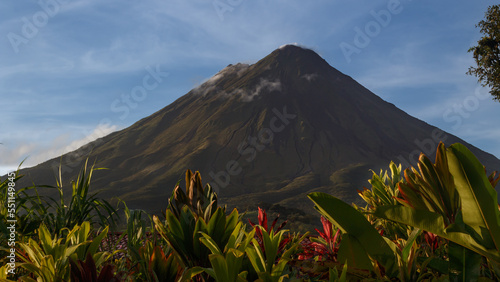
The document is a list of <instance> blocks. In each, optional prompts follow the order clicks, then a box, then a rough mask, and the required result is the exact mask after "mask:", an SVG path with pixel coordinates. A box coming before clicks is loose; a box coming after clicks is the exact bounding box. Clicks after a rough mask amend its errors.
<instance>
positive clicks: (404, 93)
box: [0, 0, 500, 175]
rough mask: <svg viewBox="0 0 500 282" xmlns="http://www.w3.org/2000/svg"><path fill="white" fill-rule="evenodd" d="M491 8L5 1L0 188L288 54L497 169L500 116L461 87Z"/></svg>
mask: <svg viewBox="0 0 500 282" xmlns="http://www.w3.org/2000/svg"><path fill="white" fill-rule="evenodd" d="M492 4H497V1H425V0H413V1H411V0H400V1H398V0H384V1H378V0H377V1H367V0H365V1H360V0H351V1H346V0H329V1H326V0H325V1H323V0H316V1H295V0H286V1H284V0H276V1H269V0H266V1H264V0H253V1H249V0H204V1H201V0H165V1H159V0H146V1H116V0H106V1H97V0H39V1H2V2H0V19H1V20H0V35H1V37H0V95H1V96H2V97H3V99H1V100H0V105H1V108H2V115H1V116H2V118H1V119H0V126H1V127H0V128H1V131H0V143H3V144H2V145H0V156H1V158H0V175H1V174H3V173H5V172H7V171H9V170H12V169H14V168H16V167H17V166H18V165H19V163H20V162H21V161H22V160H23V159H25V158H27V159H26V161H25V165H24V166H32V165H36V164H38V163H40V162H42V161H44V160H47V159H49V158H52V157H56V156H58V155H61V154H62V153H65V152H68V151H71V150H74V149H77V148H78V147H79V146H81V145H83V144H85V143H88V142H89V141H92V140H93V139H95V138H97V137H101V136H104V135H106V134H109V133H110V132H112V131H115V130H119V129H123V128H125V127H127V126H130V125H131V124H133V123H134V122H135V121H137V120H139V119H141V118H143V117H146V116H148V115H150V114H152V113H154V112H156V111H158V110H160V109H161V108H163V107H165V106H167V105H168V104H170V103H171V102H173V101H174V100H175V99H177V98H179V97H180V96H182V95H184V94H185V93H187V92H188V91H189V90H190V89H192V88H193V87H195V86H197V85H199V84H200V83H201V82H203V81H204V80H206V79H208V78H209V77H211V76H212V75H214V74H216V73H217V72H218V71H219V70H221V69H223V68H224V67H225V66H227V65H228V64H235V63H237V62H244V63H254V62H256V61H257V60H259V59H261V58H262V57H264V56H266V55H267V54H269V53H270V52H272V51H273V50H274V49H276V48H278V47H279V46H281V45H283V44H287V43H298V44H300V45H303V46H306V47H308V48H311V49H313V50H315V51H316V52H318V53H319V54H320V55H321V56H322V57H323V58H324V59H325V60H326V61H328V63H330V65H332V66H333V67H335V68H337V69H338V70H340V71H341V72H343V73H345V74H347V75H349V76H351V77H353V78H354V79H356V80H357V81H358V82H360V83H361V84H363V85H364V86H365V87H367V88H368V89H370V90H371V91H372V92H374V93H375V94H377V95H379V96H380V97H382V98H383V99H384V100H386V101H388V102H391V103H393V104H395V105H396V106H397V107H399V108H401V109H402V110H404V111H406V112H407V113H409V114H411V115H413V116H415V117H417V118H419V119H422V120H424V121H426V122H427V123H430V124H432V125H435V126H438V127H440V128H441V129H443V130H445V131H448V132H450V133H452V134H455V135H457V136H459V137H461V138H463V139H465V140H466V141H468V142H470V143H472V144H474V145H476V146H478V147H480V148H481V149H483V150H485V151H488V152H490V153H493V154H495V155H496V156H497V157H500V147H499V146H498V142H496V141H497V140H499V139H500V124H499V123H498V121H499V119H498V116H499V115H498V112H499V109H500V104H499V103H497V102H493V101H492V99H491V96H490V95H489V94H488V89H485V88H482V87H480V85H478V83H477V80H476V78H475V77H471V76H468V75H466V74H465V73H466V71H467V69H468V67H469V66H471V65H473V64H474V62H473V59H472V55H471V54H470V53H467V50H468V49H469V48H470V47H471V46H473V45H475V44H476V42H477V40H478V39H479V38H480V33H479V30H478V29H477V28H475V24H477V22H478V21H480V20H481V19H483V17H484V12H485V11H486V9H487V7H488V5H492ZM132 94H133V95H132ZM127 97H128V98H127Z"/></svg>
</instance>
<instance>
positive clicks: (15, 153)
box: [0, 124, 117, 169]
mask: <svg viewBox="0 0 500 282" xmlns="http://www.w3.org/2000/svg"><path fill="white" fill-rule="evenodd" d="M116 129H117V126H115V125H112V126H109V125H101V124H100V125H98V126H97V127H96V128H94V129H93V130H92V132H90V134H88V135H86V136H85V137H84V138H81V139H77V140H71V138H70V135H69V134H62V135H59V136H57V137H56V138H54V139H53V140H52V141H51V142H50V143H49V144H36V143H34V142H31V143H25V144H20V145H17V146H12V147H9V146H7V145H4V146H2V145H0V155H2V160H1V161H0V167H4V168H7V169H12V168H15V167H17V166H18V165H19V164H20V163H21V162H22V161H23V160H24V159H26V161H25V162H24V163H23V167H29V166H34V165H37V164H39V163H42V162H44V161H47V160H49V159H52V158H55V157H58V156H60V155H63V154H65V153H68V152H71V151H74V150H77V149H78V148H80V147H81V146H83V145H85V144H88V143H90V142H92V141H94V140H96V139H98V138H101V137H104V136H106V135H108V134H110V133H111V132H114V131H116ZM12 143H13V142H12Z"/></svg>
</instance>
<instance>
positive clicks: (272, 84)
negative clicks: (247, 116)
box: [235, 79, 281, 102]
mask: <svg viewBox="0 0 500 282" xmlns="http://www.w3.org/2000/svg"><path fill="white" fill-rule="evenodd" d="M264 91H267V92H272V91H281V81H279V80H278V79H277V80H274V81H271V80H267V79H261V80H260V82H259V84H257V86H255V89H253V90H251V91H244V90H241V89H237V91H236V92H235V93H236V94H238V95H240V96H241V99H242V101H243V102H250V101H253V99H254V98H255V97H256V96H258V95H260V94H262V92H264Z"/></svg>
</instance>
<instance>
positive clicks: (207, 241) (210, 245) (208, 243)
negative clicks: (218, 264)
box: [200, 232, 222, 255]
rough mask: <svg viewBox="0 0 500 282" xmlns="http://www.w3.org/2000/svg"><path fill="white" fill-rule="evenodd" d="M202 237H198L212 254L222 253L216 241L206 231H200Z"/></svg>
mask: <svg viewBox="0 0 500 282" xmlns="http://www.w3.org/2000/svg"><path fill="white" fill-rule="evenodd" d="M200 234H201V235H202V236H203V238H200V241H201V242H202V243H203V244H204V245H205V246H207V248H208V249H210V251H211V252H212V254H216V255H222V252H221V250H220V249H219V247H218V246H217V243H215V241H214V240H213V239H212V238H211V237H210V236H209V235H208V234H206V233H203V232H200Z"/></svg>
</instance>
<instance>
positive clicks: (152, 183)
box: [21, 45, 500, 213]
mask: <svg viewBox="0 0 500 282" xmlns="http://www.w3.org/2000/svg"><path fill="white" fill-rule="evenodd" d="M440 141H443V142H444V143H445V144H446V145H450V144H452V143H455V142H460V143H463V144H465V145H466V146H467V147H468V148H469V149H470V150H471V151H472V152H473V153H474V154H475V155H476V156H477V157H478V158H479V159H480V160H481V162H482V163H483V164H484V165H485V166H486V167H487V168H488V169H490V170H498V169H500V160H498V159H497V158H496V157H495V156H493V155H491V154H488V153H486V152H483V151H481V150H479V149H478V148H475V147H474V146H472V145H470V144H467V143H466V142H465V141H463V140H461V139H459V138H458V137H456V136H453V135H451V134H449V133H446V132H444V131H442V130H440V129H438V128H436V127H434V126H432V125H429V124H427V123H425V122H423V121H421V120H419V119H417V118H414V117H412V116H410V115H408V114H406V113H405V112H403V111H402V110H400V109H398V108H397V107H396V106H394V105H393V104H390V103H388V102H385V101H384V100H382V99H381V98H379V97H378V96H377V95H375V94H373V93H372V92H370V91H369V90H368V89H366V88H365V87H363V86H362V85H360V84H359V83H357V82H356V81H355V80H353V79H352V78H351V77H349V76H347V75H345V74H343V73H341V72H340V71H338V70H336V69H335V68H333V67H331V66H330V65H329V64H328V63H327V62H326V61H325V60H324V59H323V58H321V57H320V56H319V55H318V54H316V53H315V52H314V51H312V50H309V49H305V48H302V47H298V46H294V45H286V46H283V47H281V48H279V49H277V50H275V51H273V52H272V53H271V54H269V55H268V56H266V57H265V58H263V59H261V60H260V61H258V62H257V63H255V64H252V65H247V64H236V65H229V66H227V67H226V68H224V69H223V70H221V71H220V72H219V73H217V74H216V75H215V76H213V77H212V78H210V79H209V80H208V81H206V82H205V83H203V84H202V85H200V86H199V87H196V88H195V89H193V90H191V91H190V92H189V93H187V94H185V95H184V96H182V97H180V98H179V99H177V100H176V101H175V102H173V103H172V104H170V105H168V106H167V107H165V108H163V109H162V110H160V111H158V112H156V113H154V114H153V115H151V116H148V117H146V118H144V119H142V120H140V121H138V122H136V123H135V124H133V125H132V126H130V127H128V128H126V129H123V130H121V131H118V132H114V133H112V134H110V135H108V136H106V137H104V138H101V139H98V140H96V141H94V142H92V143H89V144H87V145H85V146H84V147H82V148H80V149H78V150H77V151H75V152H71V153H68V154H66V155H63V156H61V157H59V158H56V159H53V160H49V161H47V162H45V163H42V164H40V165H38V166H36V167H32V168H28V169H24V170H22V171H21V173H22V174H24V175H26V176H27V177H25V178H24V179H25V181H29V182H30V183H31V181H33V182H34V183H36V184H53V180H54V173H55V171H57V169H56V168H57V167H58V166H59V165H61V171H62V176H63V179H66V180H72V179H75V178H76V176H77V174H78V172H79V168H80V167H81V165H82V164H83V161H84V159H85V158H87V157H88V156H89V155H90V160H91V161H94V160H97V166H98V167H106V168H109V169H108V170H104V171H98V172H96V173H95V174H94V176H93V186H92V187H93V189H94V190H96V191H97V190H100V191H101V194H100V196H101V197H103V198H106V199H111V198H112V197H116V196H117V197H119V198H121V199H122V200H124V201H126V202H127V205H128V206H129V207H130V208H141V209H144V210H146V211H149V212H158V211H160V210H163V209H164V208H166V205H167V199H168V197H169V196H170V194H171V192H172V190H173V188H174V186H175V184H176V183H177V182H178V180H179V179H182V177H183V174H184V172H185V171H186V169H191V170H193V171H195V170H198V171H200V172H201V175H202V177H203V181H204V183H207V182H208V183H211V185H212V186H213V187H214V188H215V190H216V191H217V193H218V195H219V198H220V202H221V203H222V204H227V205H228V206H229V207H239V208H243V209H244V208H248V207H255V206H256V205H266V204H267V205H269V204H273V205H280V206H282V207H288V208H293V209H297V210H301V211H305V212H306V213H307V212H310V211H312V203H310V202H309V201H308V200H307V197H306V195H307V194H308V193H310V192H320V191H321V192H326V193H329V194H332V195H334V196H336V197H339V198H341V199H343V200H344V201H346V202H349V203H350V202H358V199H359V196H358V195H357V189H362V188H363V186H367V185H368V183H367V180H368V179H369V178H371V174H372V172H371V171H370V170H374V171H375V172H378V171H379V170H380V169H387V168H388V165H389V162H390V161H391V160H393V161H394V162H396V163H402V164H403V166H405V167H407V166H409V165H411V164H413V163H415V161H416V160H417V158H418V155H419V153H420V152H422V151H423V152H424V153H426V154H428V155H429V156H430V157H433V153H434V152H435V149H436V147H437V145H438V143H439V142H440Z"/></svg>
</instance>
